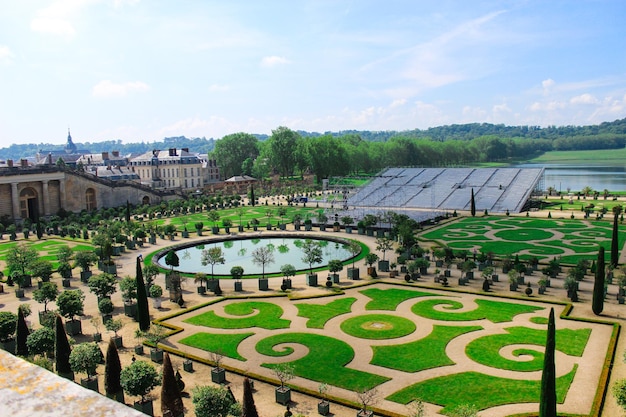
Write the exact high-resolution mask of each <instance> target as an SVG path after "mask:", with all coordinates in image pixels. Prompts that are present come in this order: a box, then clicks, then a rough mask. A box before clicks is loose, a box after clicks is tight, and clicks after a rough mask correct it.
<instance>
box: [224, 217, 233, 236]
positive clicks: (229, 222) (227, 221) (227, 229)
mask: <svg viewBox="0 0 626 417" xmlns="http://www.w3.org/2000/svg"><path fill="white" fill-rule="evenodd" d="M222 226H224V232H226V234H230V228H231V227H232V226H233V221H232V220H231V219H224V220H222Z"/></svg>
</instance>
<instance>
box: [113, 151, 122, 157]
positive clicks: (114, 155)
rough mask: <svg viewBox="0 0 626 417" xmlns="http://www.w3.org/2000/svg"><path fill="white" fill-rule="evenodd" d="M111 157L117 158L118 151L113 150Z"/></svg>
mask: <svg viewBox="0 0 626 417" xmlns="http://www.w3.org/2000/svg"><path fill="white" fill-rule="evenodd" d="M112 153H113V157H114V158H119V157H120V151H113V152H112Z"/></svg>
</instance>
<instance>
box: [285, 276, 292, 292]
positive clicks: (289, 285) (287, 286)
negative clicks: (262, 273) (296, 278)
mask: <svg viewBox="0 0 626 417" xmlns="http://www.w3.org/2000/svg"><path fill="white" fill-rule="evenodd" d="M283 285H284V286H285V289H286V290H290V289H291V288H292V282H291V278H283Z"/></svg>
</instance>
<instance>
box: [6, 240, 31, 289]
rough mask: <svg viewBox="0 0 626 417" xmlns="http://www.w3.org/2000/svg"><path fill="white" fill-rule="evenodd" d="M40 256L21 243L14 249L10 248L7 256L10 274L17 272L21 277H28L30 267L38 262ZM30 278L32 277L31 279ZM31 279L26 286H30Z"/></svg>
mask: <svg viewBox="0 0 626 417" xmlns="http://www.w3.org/2000/svg"><path fill="white" fill-rule="evenodd" d="M38 256H39V254H38V253H37V251H36V250H35V249H33V248H32V247H31V246H30V245H27V244H25V243H20V244H18V245H16V246H13V247H12V248H9V250H8V252H7V254H6V264H7V268H8V269H9V272H10V273H14V272H17V273H18V274H20V275H21V276H23V277H24V276H27V275H28V273H29V272H30V267H31V265H32V263H33V262H35V261H36V260H37V257H38ZM29 278H30V277H29ZM29 281H30V279H28V280H26V281H25V284H26V283H27V285H24V286H30V282H29Z"/></svg>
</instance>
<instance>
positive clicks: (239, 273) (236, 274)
mask: <svg viewBox="0 0 626 417" xmlns="http://www.w3.org/2000/svg"><path fill="white" fill-rule="evenodd" d="M243 272H244V270H243V267H241V266H239V265H235V266H233V267H232V268H230V276H231V277H233V279H234V280H235V291H242V290H243V285H242V283H241V277H243Z"/></svg>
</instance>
